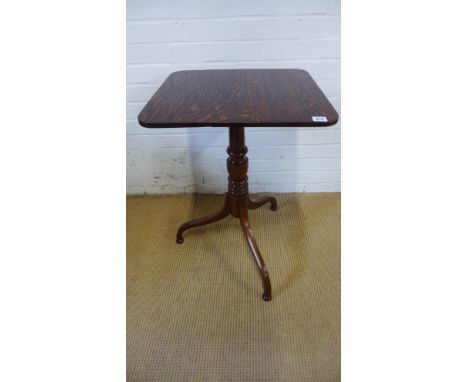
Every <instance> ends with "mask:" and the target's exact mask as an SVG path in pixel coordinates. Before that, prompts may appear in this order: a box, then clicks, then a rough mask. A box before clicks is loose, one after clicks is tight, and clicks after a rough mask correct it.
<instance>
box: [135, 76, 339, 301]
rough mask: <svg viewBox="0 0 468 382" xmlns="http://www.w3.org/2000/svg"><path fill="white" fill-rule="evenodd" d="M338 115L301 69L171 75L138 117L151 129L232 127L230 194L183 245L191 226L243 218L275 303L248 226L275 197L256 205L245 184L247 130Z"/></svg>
mask: <svg viewBox="0 0 468 382" xmlns="http://www.w3.org/2000/svg"><path fill="white" fill-rule="evenodd" d="M337 121H338V114H337V113H336V111H335V109H334V108H333V106H332V105H331V104H330V102H329V101H328V100H327V98H326V97H325V95H324V94H323V93H322V91H321V90H320V89H319V87H318V86H317V84H316V83H315V81H314V80H313V79H312V77H311V76H310V75H309V74H308V73H307V72H306V71H304V70H299V69H231V70H186V71H180V72H174V73H172V74H171V75H170V76H169V77H168V78H167V79H166V81H165V82H164V83H163V84H162V85H161V87H160V88H159V89H158V91H157V92H156V93H155V94H154V95H153V97H152V98H151V99H150V100H149V101H148V103H147V104H146V106H145V107H144V108H143V110H142V111H141V113H140V114H139V116H138V122H139V123H140V125H142V126H144V127H148V128H176V127H199V126H223V127H229V146H228V148H227V153H228V155H229V157H228V159H227V171H228V174H229V177H228V192H227V193H226V195H225V200H224V205H223V207H222V208H221V210H219V211H218V212H215V213H213V214H211V215H208V216H206V217H203V218H200V219H195V220H190V221H188V222H186V223H184V224H182V225H181V226H180V228H179V230H178V231H177V239H176V241H177V243H179V244H181V243H183V242H184V238H183V233H184V231H186V230H187V229H189V228H194V227H199V226H202V225H206V224H210V223H214V222H216V221H218V220H221V219H223V218H225V217H226V216H228V215H231V216H233V217H235V218H238V219H239V220H240V224H241V227H242V230H243V232H244V235H245V238H246V239H247V242H248V245H249V247H250V250H251V251H252V255H253V257H254V259H255V263H256V264H257V267H258V269H259V271H260V276H261V279H262V284H263V299H264V300H265V301H269V300H271V284H270V277H269V275H268V270H267V268H266V266H265V263H264V261H263V259H262V256H261V254H260V250H259V249H258V245H257V242H256V241H255V238H254V235H253V231H252V228H251V227H250V223H249V215H248V210H249V209H256V208H259V207H261V206H263V205H264V204H266V203H270V209H271V210H272V211H276V208H277V202H276V199H275V198H273V197H266V198H262V199H260V200H258V201H253V200H251V199H250V197H249V189H248V182H247V169H248V158H247V156H246V154H247V146H246V145H245V135H244V127H276V126H281V127H297V126H318V127H323V126H330V125H333V124H335V123H336V122H337Z"/></svg>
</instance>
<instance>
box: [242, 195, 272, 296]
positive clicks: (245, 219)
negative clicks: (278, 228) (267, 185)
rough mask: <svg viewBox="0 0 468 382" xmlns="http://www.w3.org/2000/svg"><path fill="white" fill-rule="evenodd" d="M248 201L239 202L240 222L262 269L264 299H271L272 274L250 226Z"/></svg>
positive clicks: (256, 260) (260, 269)
mask: <svg viewBox="0 0 468 382" xmlns="http://www.w3.org/2000/svg"><path fill="white" fill-rule="evenodd" d="M246 202H247V201H244V202H241V203H239V212H240V216H239V217H240V222H241V226H242V230H243V231H244V235H245V238H246V239H247V242H248V243H249V247H250V250H251V251H252V255H253V257H254V259H255V263H256V264H257V267H258V270H259V271H260V277H261V278H262V284H263V296H262V297H263V299H264V300H265V301H270V300H271V284H270V276H269V275H268V270H267V267H266V265H265V263H264V261H263V259H262V255H261V254H260V250H259V249H258V246H257V242H256V241H255V238H254V236H253V231H252V228H251V227H250V222H249V216H248V214H247V211H248V208H247V207H248V205H247V203H246Z"/></svg>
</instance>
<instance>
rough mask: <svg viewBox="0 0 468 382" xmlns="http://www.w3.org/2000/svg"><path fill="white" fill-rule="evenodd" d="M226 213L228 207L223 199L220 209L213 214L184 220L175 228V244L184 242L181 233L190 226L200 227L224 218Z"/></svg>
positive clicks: (227, 212) (227, 213)
mask: <svg viewBox="0 0 468 382" xmlns="http://www.w3.org/2000/svg"><path fill="white" fill-rule="evenodd" d="M228 215H229V208H228V205H227V203H226V200H225V201H224V206H223V208H222V209H221V210H220V211H218V212H215V213H214V214H211V215H208V216H205V217H203V218H200V219H194V220H189V221H188V222H185V223H184V224H182V225H181V226H180V228H179V229H178V230H177V239H176V242H177V244H182V243H183V242H184V238H183V237H182V234H183V233H184V231H186V230H188V229H190V228H194V227H200V226H202V225H207V224H210V223H214V222H217V221H218V220H221V219H224V218H225V217H226V216H228Z"/></svg>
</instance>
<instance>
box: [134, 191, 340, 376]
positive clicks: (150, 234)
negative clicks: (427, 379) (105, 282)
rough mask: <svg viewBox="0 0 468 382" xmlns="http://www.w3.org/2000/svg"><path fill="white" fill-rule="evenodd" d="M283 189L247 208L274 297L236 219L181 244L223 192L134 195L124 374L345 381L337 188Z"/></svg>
mask: <svg viewBox="0 0 468 382" xmlns="http://www.w3.org/2000/svg"><path fill="white" fill-rule="evenodd" d="M258 197H260V195H252V198H253V199H256V198H258ZM276 197H277V199H278V211H277V212H272V211H270V209H269V205H265V206H263V207H262V208H260V209H257V210H252V211H249V217H250V222H251V225H252V228H253V230H254V234H255V238H256V239H257V242H258V245H259V247H260V250H261V252H262V256H263V258H264V260H265V263H266V265H267V267H268V270H269V273H270V279H271V284H272V292H273V293H272V295H273V299H272V300H271V301H270V302H264V301H263V300H262V298H261V294H262V285H261V281H260V275H259V273H258V271H257V268H256V266H255V263H254V261H253V258H252V255H251V253H250V250H249V248H248V246H247V242H246V241H245V240H244V237H243V234H242V230H241V227H240V224H239V220H238V219H235V218H232V217H229V218H226V219H224V220H222V221H220V222H218V223H215V224H211V225H208V226H205V227H200V228H195V229H192V230H189V231H186V232H185V235H184V237H185V242H184V243H183V244H181V245H179V244H176V242H175V234H176V231H177V228H178V227H179V225H180V224H181V223H183V222H185V221H186V220H188V219H191V218H195V217H201V216H204V215H206V214H207V213H210V212H212V211H215V210H217V209H218V208H220V207H221V206H222V203H223V197H222V196H205V195H200V196H188V195H181V196H179V195H174V196H157V197H145V198H143V197H140V198H137V197H135V198H128V199H127V380H129V381H339V380H340V194H339V193H323V194H279V195H276Z"/></svg>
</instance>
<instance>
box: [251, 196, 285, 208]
mask: <svg viewBox="0 0 468 382" xmlns="http://www.w3.org/2000/svg"><path fill="white" fill-rule="evenodd" d="M267 203H271V204H270V210H272V211H276V210H277V209H278V203H277V202H276V198H274V197H273V196H267V197H265V198H261V199H260V200H257V201H253V200H250V199H249V210H255V209H257V208H260V207H261V206H263V205H265V204H267Z"/></svg>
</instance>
